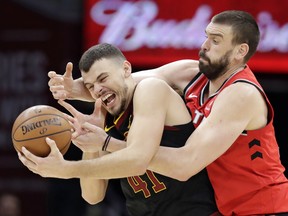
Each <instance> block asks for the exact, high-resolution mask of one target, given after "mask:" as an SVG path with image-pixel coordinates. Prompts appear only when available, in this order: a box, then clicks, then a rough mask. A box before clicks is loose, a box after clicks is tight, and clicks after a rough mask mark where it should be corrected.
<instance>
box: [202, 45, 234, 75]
mask: <svg viewBox="0 0 288 216" xmlns="http://www.w3.org/2000/svg"><path fill="white" fill-rule="evenodd" d="M231 53H232V50H229V51H227V52H226V53H225V55H223V56H222V57H221V58H220V59H219V60H217V61H213V62H212V61H211V59H210V58H208V57H207V56H206V54H205V52H204V51H203V50H200V52H199V56H200V60H199V70H200V72H201V73H203V74H204V75H205V76H206V77H207V78H208V79H209V80H215V79H217V78H218V77H219V76H221V75H222V74H224V73H225V71H226V69H227V67H228V65H229V57H230V55H231Z"/></svg>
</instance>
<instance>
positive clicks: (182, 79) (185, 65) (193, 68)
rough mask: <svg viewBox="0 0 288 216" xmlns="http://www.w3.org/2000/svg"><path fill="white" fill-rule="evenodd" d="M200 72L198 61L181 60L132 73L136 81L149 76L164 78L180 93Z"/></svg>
mask: <svg viewBox="0 0 288 216" xmlns="http://www.w3.org/2000/svg"><path fill="white" fill-rule="evenodd" d="M198 72H199V68H198V61H195V60H179V61H175V62H171V63H169V64H166V65H163V66H161V67H158V68H155V69H151V70H144V71H139V72H136V73H133V74H132V75H133V78H134V80H135V81H136V82H139V81H140V80H142V79H145V78H147V77H155V78H159V79H162V80H164V81H165V82H166V83H168V85H170V86H171V87H172V88H173V89H174V90H176V91H177V92H178V93H180V94H183V90H184V88H185V87H186V86H187V85H188V83H189V82H190V81H191V80H192V79H193V77H194V76H195V75H196V74H197V73H198Z"/></svg>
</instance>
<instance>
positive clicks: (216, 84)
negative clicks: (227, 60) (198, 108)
mask: <svg viewBox="0 0 288 216" xmlns="http://www.w3.org/2000/svg"><path fill="white" fill-rule="evenodd" d="M244 68H245V65H240V66H239V65H237V66H235V67H232V68H229V69H228V70H227V71H226V72H225V73H224V74H223V75H221V76H220V77H218V78H217V79H215V80H210V82H209V93H208V97H209V96H210V95H212V94H214V93H215V92H216V91H217V90H218V89H219V88H220V87H221V86H222V84H223V83H224V82H225V81H226V80H227V79H228V78H229V77H230V76H232V75H233V74H235V73H237V72H239V71H242V70H243V69H244Z"/></svg>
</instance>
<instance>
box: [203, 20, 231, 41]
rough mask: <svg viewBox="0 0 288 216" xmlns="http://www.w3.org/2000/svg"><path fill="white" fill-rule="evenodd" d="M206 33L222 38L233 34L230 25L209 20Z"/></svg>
mask: <svg viewBox="0 0 288 216" xmlns="http://www.w3.org/2000/svg"><path fill="white" fill-rule="evenodd" d="M205 33H206V35H207V36H208V37H209V36H218V37H221V38H223V39H225V38H230V37H232V36H233V31H232V26H230V25H225V24H217V23H213V22H210V23H209V24H208V26H207V27H206V30H205Z"/></svg>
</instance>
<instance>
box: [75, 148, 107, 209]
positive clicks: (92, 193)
mask: <svg viewBox="0 0 288 216" xmlns="http://www.w3.org/2000/svg"><path fill="white" fill-rule="evenodd" d="M98 157H99V153H98V152H96V153H83V157H82V159H83V160H90V159H94V158H98ZM80 186H81V192H82V197H83V199H84V200H86V201H87V202H88V203H89V204H97V203H99V202H101V201H103V199H104V197H105V195H106V190H107V186H108V180H105V179H95V178H89V177H87V178H80Z"/></svg>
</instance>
